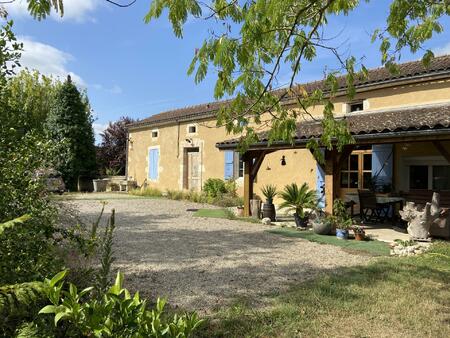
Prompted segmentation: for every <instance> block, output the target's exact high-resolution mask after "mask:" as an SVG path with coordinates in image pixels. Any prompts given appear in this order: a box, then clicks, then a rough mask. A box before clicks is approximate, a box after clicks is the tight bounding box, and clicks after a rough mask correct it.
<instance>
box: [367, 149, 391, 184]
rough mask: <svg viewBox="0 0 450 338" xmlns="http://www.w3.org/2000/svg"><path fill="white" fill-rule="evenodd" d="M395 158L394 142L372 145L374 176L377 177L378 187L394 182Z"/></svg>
mask: <svg viewBox="0 0 450 338" xmlns="http://www.w3.org/2000/svg"><path fill="white" fill-rule="evenodd" d="M393 158H394V154H393V149H392V144H376V145H373V146H372V178H376V185H377V188H379V187H381V186H383V185H386V184H392V171H393Z"/></svg>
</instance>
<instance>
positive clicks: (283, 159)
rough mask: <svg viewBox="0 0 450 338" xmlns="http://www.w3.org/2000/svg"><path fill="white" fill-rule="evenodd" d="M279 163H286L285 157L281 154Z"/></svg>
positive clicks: (283, 164)
mask: <svg viewBox="0 0 450 338" xmlns="http://www.w3.org/2000/svg"><path fill="white" fill-rule="evenodd" d="M281 165H282V166H285V165H286V157H285V156H284V155H283V156H281Z"/></svg>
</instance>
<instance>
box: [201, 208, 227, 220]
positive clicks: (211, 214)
mask: <svg viewBox="0 0 450 338" xmlns="http://www.w3.org/2000/svg"><path fill="white" fill-rule="evenodd" d="M194 217H208V218H226V219H229V218H230V213H229V212H227V210H225V209H198V210H197V211H196V212H194Z"/></svg>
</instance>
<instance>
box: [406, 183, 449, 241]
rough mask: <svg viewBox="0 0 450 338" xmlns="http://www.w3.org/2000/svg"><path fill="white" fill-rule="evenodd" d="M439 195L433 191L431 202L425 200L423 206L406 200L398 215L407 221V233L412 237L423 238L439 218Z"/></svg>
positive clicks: (426, 236) (425, 237)
mask: <svg viewBox="0 0 450 338" xmlns="http://www.w3.org/2000/svg"><path fill="white" fill-rule="evenodd" d="M439 200H440V195H439V194H438V193H437V192H435V193H433V198H432V200H431V203H429V202H427V204H426V205H425V207H421V206H420V205H416V204H415V203H414V202H407V203H406V206H405V207H404V208H403V210H401V211H400V216H401V217H402V219H403V220H404V221H406V222H408V229H407V230H408V234H409V235H410V236H411V238H412V239H418V240H424V239H427V238H428V236H429V231H430V227H431V225H432V224H433V222H434V221H436V220H437V219H438V218H439V215H440V212H441V208H440V206H439Z"/></svg>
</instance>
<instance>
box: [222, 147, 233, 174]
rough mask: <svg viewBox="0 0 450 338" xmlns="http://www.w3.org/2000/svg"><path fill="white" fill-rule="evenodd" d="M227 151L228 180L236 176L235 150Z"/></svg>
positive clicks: (226, 168)
mask: <svg viewBox="0 0 450 338" xmlns="http://www.w3.org/2000/svg"><path fill="white" fill-rule="evenodd" d="M224 153H225V168H224V178H225V179H226V180H228V179H230V178H233V177H234V175H233V174H234V151H232V150H227V151H225V152H224Z"/></svg>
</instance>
